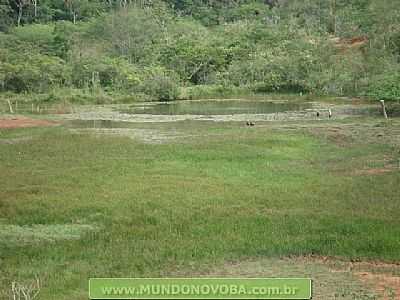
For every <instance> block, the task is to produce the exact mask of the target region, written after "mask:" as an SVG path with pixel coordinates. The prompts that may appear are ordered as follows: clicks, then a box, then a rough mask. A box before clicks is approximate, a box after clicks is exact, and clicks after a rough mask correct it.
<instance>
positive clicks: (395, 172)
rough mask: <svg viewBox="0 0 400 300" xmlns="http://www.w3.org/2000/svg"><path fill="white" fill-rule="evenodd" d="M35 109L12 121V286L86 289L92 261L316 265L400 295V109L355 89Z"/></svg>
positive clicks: (101, 264) (269, 272) (322, 281)
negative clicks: (229, 101) (308, 102)
mask: <svg viewBox="0 0 400 300" xmlns="http://www.w3.org/2000/svg"><path fill="white" fill-rule="evenodd" d="M328 107H329V108H331V109H333V111H334V118H332V119H329V118H328V117H327V116H326V109H327V108H328ZM370 107H374V105H366V106H365V107H363V109H370ZM376 107H378V106H376ZM316 111H321V115H320V117H316V115H315V113H316ZM5 118H7V119H8V120H10V118H11V119H13V118H14V119H16V120H14V121H17V119H18V117H15V116H12V117H10V116H7V117H2V119H3V120H4V119H5ZM29 118H30V120H32V121H29V122H31V123H30V124H31V126H28V127H26V126H24V128H17V127H21V126H8V127H7V126H3V127H0V174H2V175H1V181H0V295H1V296H0V298H5V299H7V297H9V293H10V286H11V282H12V281H14V280H15V281H18V282H24V281H26V280H31V279H32V278H35V276H38V277H40V278H41V281H42V283H43V288H42V290H41V294H40V298H39V299H78V300H79V299H87V280H88V278H89V277H143V276H152V277H157V276H217V275H218V276H219V275H221V276H228V277H239V276H247V277H293V276H294V277H311V278H313V279H314V294H315V297H314V298H315V299H399V297H400V291H399V287H400V283H399V276H400V265H399V263H400V201H399V200H400V196H399V186H400V120H399V119H398V118H392V119H390V120H388V121H385V120H383V118H382V117H381V116H379V114H376V115H375V114H367V115H364V114H357V113H354V105H353V104H346V103H341V104H332V103H331V104H326V103H314V104H313V105H312V106H311V107H307V108H306V109H305V110H304V111H301V112H298V111H292V112H290V113H286V114H285V113H274V114H256V115H254V114H252V115H249V114H237V115H218V116H215V115H190V114H183V115H162V116H152V115H143V114H141V115H140V114H132V113H126V112H121V110H120V108H116V107H115V106H111V107H109V106H103V107H96V108H94V107H75V108H74V109H73V110H72V111H71V113H69V114H57V115H56V114H51V115H42V116H38V115H31V116H29ZM249 118H252V120H253V121H254V122H255V123H256V126H254V127H248V126H246V124H245V122H246V120H248V119H249ZM38 119H46V120H45V121H39V120H38ZM24 120H25V121H24V122H25V123H26V122H28V121H27V120H28V117H24ZM1 122H6V121H0V124H2V123H1ZM7 122H10V121H7ZM29 122H28V123H29ZM54 124H56V125H58V126H43V125H54ZM34 125H42V126H36V127H32V126H34ZM11 127H14V128H11Z"/></svg>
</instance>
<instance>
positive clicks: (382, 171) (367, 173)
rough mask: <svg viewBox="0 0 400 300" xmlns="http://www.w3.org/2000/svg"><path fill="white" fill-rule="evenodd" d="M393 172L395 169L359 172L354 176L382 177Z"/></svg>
mask: <svg viewBox="0 0 400 300" xmlns="http://www.w3.org/2000/svg"><path fill="white" fill-rule="evenodd" d="M393 171H394V169H389V168H386V169H385V168H380V169H367V170H357V171H355V172H354V173H355V174H354V175H357V176H368V175H382V174H386V173H389V172H393Z"/></svg>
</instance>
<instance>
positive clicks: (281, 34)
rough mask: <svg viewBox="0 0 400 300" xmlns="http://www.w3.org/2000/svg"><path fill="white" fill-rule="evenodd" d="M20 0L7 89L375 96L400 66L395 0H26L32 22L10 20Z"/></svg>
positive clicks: (2, 45) (7, 12) (9, 42)
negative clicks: (376, 85)
mask: <svg viewBox="0 0 400 300" xmlns="http://www.w3.org/2000/svg"><path fill="white" fill-rule="evenodd" d="M0 1H1V0H0ZM16 3H17V2H7V3H5V2H0V16H1V22H0V30H3V31H4V30H6V31H7V32H8V33H7V34H1V35H0V53H1V60H0V66H1V67H0V88H1V89H2V90H3V91H7V90H12V91H19V92H37V91H42V92H46V91H49V90H51V89H53V88H59V87H60V86H61V87H62V88H80V89H84V90H87V91H90V92H93V93H98V92H102V93H108V94H110V95H111V94H113V93H118V94H120V93H126V94H132V93H135V94H137V95H139V94H140V95H142V94H143V93H145V94H146V96H145V97H146V99H147V97H151V98H154V99H166V100H171V99H174V98H176V97H177V89H176V85H180V88H182V87H192V86H193V85H199V86H201V87H200V88H199V90H207V89H205V88H204V86H206V85H210V87H211V88H210V89H208V91H207V92H206V94H209V93H208V92H209V91H214V92H215V93H216V95H217V96H218V95H219V92H218V91H217V90H216V89H215V88H214V87H215V86H222V87H224V88H225V87H229V88H231V87H235V88H238V89H247V90H248V91H249V92H250V91H251V92H262V93H266V92H299V91H302V92H309V93H313V94H327V95H365V94H371V93H372V92H371V89H372V88H371V87H370V86H371V85H370V83H371V82H372V81H374V80H375V79H376V78H378V79H379V78H381V77H382V78H384V77H385V76H389V75H387V74H392V73H393V71H394V70H398V69H399V65H400V63H399V62H400V25H399V24H398V22H396V20H397V19H398V18H399V17H400V12H399V11H400V10H399V9H398V8H397V6H396V3H394V2H393V1H390V0H387V1H383V2H382V1H381V2H376V1H371V0H357V1H351V3H349V2H348V1H344V0H336V1H333V0H330V1H320V0H306V1H300V0H291V1H279V0H278V1H261V0H260V1H258V0H254V1H253V0H239V1H222V0H221V1H215V0H214V1H200V0H185V1H175V0H168V1H143V0H140V1H139V0H137V1H136V0H134V1H130V2H129V1H122V0H121V1H114V0H111V1H108V2H97V1H87V0H85V1H80V0H70V1H61V0H43V1H41V2H38V3H37V7H36V8H35V7H34V3H35V2H34V1H32V2H24V3H23V4H24V5H23V9H22V11H21V13H22V15H21V25H23V26H19V27H15V26H14V27H13V26H11V27H10V25H12V24H17V19H16V17H17V16H18V13H19V10H18V6H16ZM357 40H361V41H362V42H361V43H364V44H363V45H358V46H357V45H356V46H354V45H353V43H354V41H357ZM388 78H391V77H390V76H389V77H388ZM164 89H165V90H164ZM163 90H164V91H163ZM374 90H377V89H376V88H374ZM388 93H389V94H393V93H392V92H390V91H388ZM379 94H382V91H380V92H379Z"/></svg>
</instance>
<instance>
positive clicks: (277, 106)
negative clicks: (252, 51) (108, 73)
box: [120, 100, 311, 115]
mask: <svg viewBox="0 0 400 300" xmlns="http://www.w3.org/2000/svg"><path fill="white" fill-rule="evenodd" d="M308 108H311V104H310V103H299V102H286V101H281V102H276V101H259V100H258V101H255V100H254V101H253V100H202V101H176V102H164V103H155V104H147V105H143V104H142V105H140V104H138V105H133V106H131V107H130V108H128V109H124V110H122V111H121V110H120V112H123V113H130V114H150V115H235V114H273V113H280V112H288V111H302V110H305V109H308Z"/></svg>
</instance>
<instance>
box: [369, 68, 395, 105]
mask: <svg viewBox="0 0 400 300" xmlns="http://www.w3.org/2000/svg"><path fill="white" fill-rule="evenodd" d="M399 82H400V72H396V73H394V74H384V75H381V76H379V77H376V78H373V80H372V81H371V82H370V85H369V87H368V90H367V92H366V95H367V96H369V97H371V98H373V99H378V100H400V85H399Z"/></svg>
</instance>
